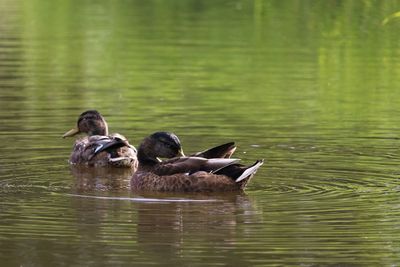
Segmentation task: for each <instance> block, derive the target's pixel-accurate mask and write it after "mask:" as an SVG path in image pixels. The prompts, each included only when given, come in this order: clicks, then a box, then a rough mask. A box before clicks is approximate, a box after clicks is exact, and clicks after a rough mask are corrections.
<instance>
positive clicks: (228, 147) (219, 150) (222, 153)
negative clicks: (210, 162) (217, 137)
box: [190, 142, 236, 159]
mask: <svg viewBox="0 0 400 267" xmlns="http://www.w3.org/2000/svg"><path fill="white" fill-rule="evenodd" d="M235 150H236V146H235V143H234V142H229V143H226V144H222V145H219V146H215V147H212V148H209V149H207V150H204V151H201V152H197V153H194V154H192V155H190V157H201V158H206V159H212V158H230V157H231V156H232V154H233V153H234V152H235Z"/></svg>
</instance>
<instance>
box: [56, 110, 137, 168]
mask: <svg viewBox="0 0 400 267" xmlns="http://www.w3.org/2000/svg"><path fill="white" fill-rule="evenodd" d="M78 133H86V134H87V135H88V136H85V137H82V138H79V139H77V140H76V142H75V145H74V147H73V151H72V153H71V156H70V159H69V162H70V163H71V164H86V165H88V166H112V167H124V168H132V169H133V170H136V169H137V167H138V160H137V157H136V149H135V148H134V147H133V146H132V145H130V144H129V142H128V140H127V139H126V138H125V137H124V136H122V135H120V134H111V135H108V126H107V123H106V121H105V120H104V118H103V117H102V116H101V115H100V113H98V112H97V111H95V110H88V111H85V112H84V113H82V114H81V115H80V116H79V118H78V122H77V127H76V128H73V129H72V130H70V131H68V132H67V133H65V134H64V135H63V137H64V138H65V137H69V136H74V135H76V134H78Z"/></svg>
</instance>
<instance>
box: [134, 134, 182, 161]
mask: <svg viewBox="0 0 400 267" xmlns="http://www.w3.org/2000/svg"><path fill="white" fill-rule="evenodd" d="M184 156H185V154H183V150H182V146H181V142H180V141H179V138H178V137H177V136H176V135H175V134H173V133H169V132H156V133H153V134H152V135H150V136H148V137H146V138H145V139H144V140H143V141H142V143H141V144H140V146H139V149H138V159H139V161H140V160H143V161H145V160H150V161H154V162H159V158H173V157H184Z"/></svg>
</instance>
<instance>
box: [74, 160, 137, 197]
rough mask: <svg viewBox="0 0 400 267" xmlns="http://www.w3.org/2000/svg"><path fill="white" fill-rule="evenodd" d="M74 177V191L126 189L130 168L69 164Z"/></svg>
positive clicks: (130, 173) (130, 172)
mask: <svg viewBox="0 0 400 267" xmlns="http://www.w3.org/2000/svg"><path fill="white" fill-rule="evenodd" d="M71 173H72V175H73V176H74V177H75V184H74V186H73V191H75V192H76V193H82V192H90V191H115V190H122V189H125V190H127V189H128V188H129V179H130V177H131V176H132V170H131V169H126V168H108V167H96V168H93V167H87V166H71Z"/></svg>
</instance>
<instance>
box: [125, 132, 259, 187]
mask: <svg viewBox="0 0 400 267" xmlns="http://www.w3.org/2000/svg"><path fill="white" fill-rule="evenodd" d="M228 144H230V147H231V149H227V150H226V151H228V152H227V153H226V157H225V156H223V157H220V158H205V157H199V155H200V156H202V155H203V156H204V152H200V153H198V154H197V156H196V155H195V156H188V157H187V156H185V155H184V153H183V150H182V145H181V142H180V140H179V138H178V137H177V136H176V135H175V134H174V133H170V132H156V133H153V134H151V135H150V136H148V137H146V138H145V139H144V140H143V141H142V142H141V144H140V146H139V148H138V152H137V158H138V161H139V167H138V169H137V171H136V172H135V173H134V174H133V175H132V177H131V181H130V185H131V189H132V190H133V191H141V192H146V191H154V192H229V191H243V190H244V189H245V188H246V186H247V184H248V182H249V181H250V179H251V178H252V177H253V176H254V174H255V173H256V171H257V170H258V169H259V167H260V166H261V165H262V164H263V163H264V160H257V161H256V162H255V163H254V164H252V165H250V166H244V165H242V164H239V163H238V162H239V161H240V159H235V158H230V157H229V156H230V155H231V152H232V150H233V149H232V144H231V143H228ZM222 146H223V147H229V145H225V146H224V145H222ZM235 148H236V147H235ZM216 150H218V151H224V149H214V150H213V149H211V151H216ZM205 154H206V155H207V153H205ZM210 154H212V153H210ZM162 158H164V160H162Z"/></svg>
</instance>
